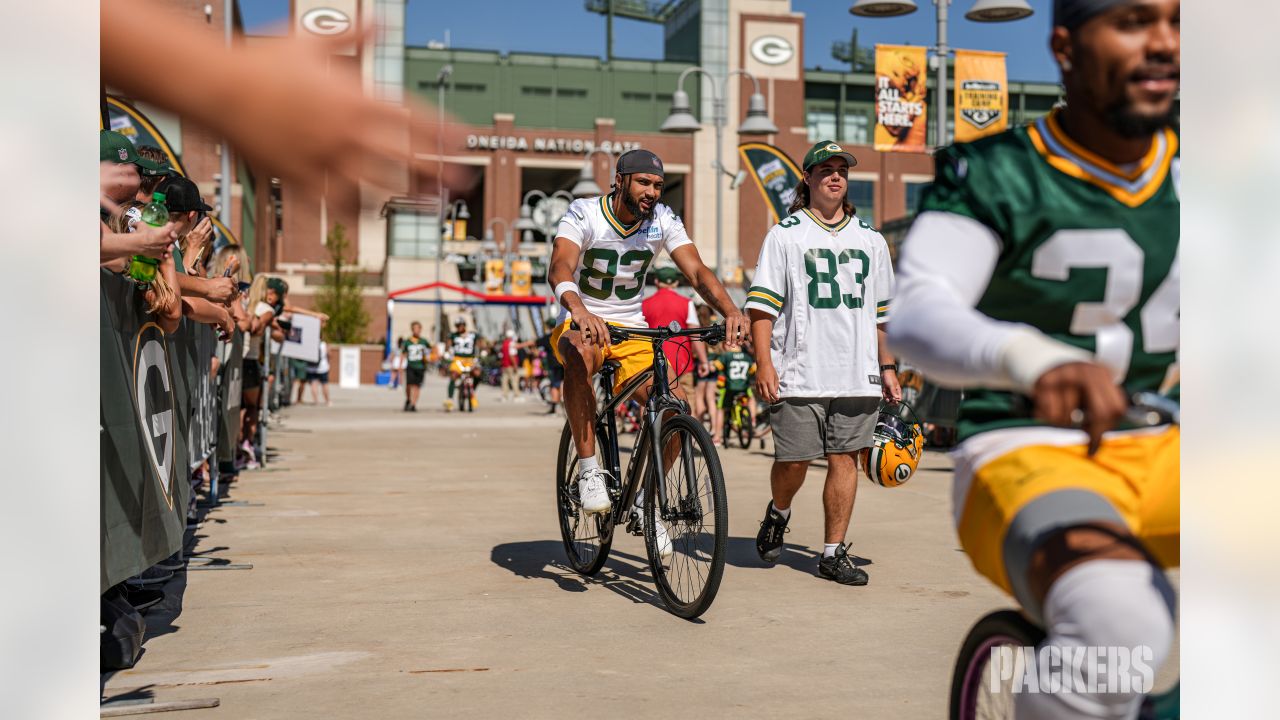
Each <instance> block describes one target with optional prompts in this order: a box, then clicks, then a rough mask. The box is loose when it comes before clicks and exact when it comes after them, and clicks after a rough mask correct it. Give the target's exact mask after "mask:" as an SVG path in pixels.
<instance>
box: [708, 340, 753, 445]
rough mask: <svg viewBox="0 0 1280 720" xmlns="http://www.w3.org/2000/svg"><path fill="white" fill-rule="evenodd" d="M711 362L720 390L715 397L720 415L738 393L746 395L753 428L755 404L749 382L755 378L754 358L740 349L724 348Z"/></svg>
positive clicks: (729, 406) (735, 399)
mask: <svg viewBox="0 0 1280 720" xmlns="http://www.w3.org/2000/svg"><path fill="white" fill-rule="evenodd" d="M711 364H712V366H714V367H715V369H716V372H717V374H718V376H717V378H716V385H718V386H719V389H720V391H719V394H718V397H717V398H716V407H718V408H720V414H721V417H722V418H723V417H724V411H725V409H727V408H732V407H733V404H734V403H735V402H737V401H738V397H739V396H740V395H746V396H747V398H748V402H747V408H748V409H749V411H750V413H751V428H752V429H753V430H754V429H755V426H756V404H755V398H754V397H752V394H751V383H752V382H753V381H754V380H755V374H756V361H755V359H753V358H752V357H751V356H750V355H749V354H747V353H745V352H743V351H742V350H741V349H739V350H726V351H725V352H722V353H719V354H718V355H716V356H715V359H714V360H712V361H711ZM722 422H723V421H722ZM721 431H723V426H721Z"/></svg>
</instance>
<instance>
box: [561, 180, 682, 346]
mask: <svg viewBox="0 0 1280 720" xmlns="http://www.w3.org/2000/svg"><path fill="white" fill-rule="evenodd" d="M612 201H613V194H612V193H611V194H609V195H604V196H601V197H594V198H582V199H579V200H574V201H573V204H571V205H570V206H569V210H568V212H566V213H565V215H564V217H563V218H562V219H561V220H560V228H559V230H557V231H556V237H562V238H566V239H568V240H572V241H573V242H574V243H576V244H577V245H578V247H580V248H582V252H581V254H580V255H579V256H578V269H577V270H576V271H575V272H574V276H573V279H574V281H575V282H577V284H578V290H579V291H580V292H579V294H580V295H581V297H582V304H583V305H585V306H586V307H587V310H589V311H590V312H591V313H592V314H593V315H597V316H599V317H600V318H601V319H603V320H606V321H609V322H615V323H618V324H620V325H625V326H628V327H647V325H646V324H645V321H644V312H643V311H642V310H641V303H642V302H643V301H644V292H643V290H644V281H645V274H646V273H647V272H649V268H650V266H652V265H653V261H654V260H656V259H657V257H658V255H659V253H661V252H662V251H663V250H666V251H667V253H668V254H669V253H671V252H672V251H674V250H676V249H677V248H680V247H682V246H684V245H688V244H690V243H691V242H693V241H692V240H690V239H689V236H688V235H687V234H686V233H685V230H684V223H683V222H681V221H680V218H678V217H676V214H675V213H674V212H672V211H671V208H669V207H667V206H666V205H663V204H662V203H656V204H655V205H654V206H653V216H652V217H651V218H650V219H648V220H642V221H640V222H638V223H635V224H634V225H631V226H630V227H627V226H625V225H623V224H622V223H621V222H619V221H618V218H617V217H615V216H614V214H613V206H612ZM565 315H566V312H565V311H563V310H562V311H561V322H563V319H564V316H565Z"/></svg>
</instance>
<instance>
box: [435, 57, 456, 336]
mask: <svg viewBox="0 0 1280 720" xmlns="http://www.w3.org/2000/svg"><path fill="white" fill-rule="evenodd" d="M451 75H453V65H445V66H444V67H442V68H440V72H439V73H437V74H436V112H437V117H438V118H439V123H440V126H439V128H437V132H436V197H437V199H439V201H440V222H439V225H440V241H439V242H438V243H437V245H436V282H437V283H438V282H440V259H441V257H443V256H444V206H445V204H446V203H448V202H449V197H448V192H449V191H448V190H446V189H445V187H444V82H445V80H448V79H449V76H451ZM443 299H444V296H443V295H441V291H440V286H439V285H436V333H435V334H436V337H437V338H439V337H440V336H441V331H442V328H443V327H444V326H443V324H442V323H444V303H443V302H441V300H443Z"/></svg>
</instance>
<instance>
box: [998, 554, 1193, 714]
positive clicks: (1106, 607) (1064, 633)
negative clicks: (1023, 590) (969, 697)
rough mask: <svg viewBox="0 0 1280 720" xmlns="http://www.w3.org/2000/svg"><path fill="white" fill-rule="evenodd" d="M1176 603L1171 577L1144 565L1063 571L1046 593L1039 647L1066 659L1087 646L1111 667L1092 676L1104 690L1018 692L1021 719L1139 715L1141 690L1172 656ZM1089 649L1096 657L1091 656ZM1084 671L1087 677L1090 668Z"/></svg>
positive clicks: (1104, 564)
mask: <svg viewBox="0 0 1280 720" xmlns="http://www.w3.org/2000/svg"><path fill="white" fill-rule="evenodd" d="M1175 607H1176V599H1175V593H1174V591H1173V587H1172V586H1171V585H1170V584H1169V580H1168V578H1166V577H1165V575H1164V572H1163V571H1161V570H1160V569H1159V568H1157V567H1154V566H1152V565H1150V564H1148V563H1146V562H1142V561H1138V560H1092V561H1089V562H1085V563H1082V564H1080V565H1078V566H1076V567H1074V568H1072V569H1070V570H1068V571H1067V572H1066V573H1063V575H1062V576H1061V577H1059V578H1058V579H1057V581H1055V582H1054V583H1053V586H1052V587H1050V588H1049V592H1048V594H1047V595H1046V596H1045V600H1044V617H1045V626H1046V629H1047V631H1048V637H1047V638H1046V639H1045V641H1044V643H1043V644H1042V645H1041V648H1044V647H1046V646H1048V647H1057V648H1066V650H1065V651H1061V652H1063V655H1062V656H1063V657H1067V656H1068V653H1069V654H1070V655H1072V656H1075V655H1078V654H1079V649H1086V650H1085V657H1095V658H1098V659H1097V661H1096V662H1097V664H1098V665H1102V664H1104V663H1106V664H1109V665H1110V670H1111V671H1110V672H1107V671H1101V672H1098V673H1097V674H1096V675H1095V677H1096V679H1097V680H1098V681H1100V682H1101V683H1105V685H1106V686H1105V687H1083V688H1082V687H1072V692H1051V693H1044V692H1041V693H1023V694H1020V695H1018V696H1017V711H1018V712H1017V717H1018V718H1019V720H1022V719H1023V718H1031V719H1033V720H1040V719H1043V720H1066V719H1067V718H1072V719H1076V718H1108V719H1115V720H1120V719H1127V718H1133V717H1135V716H1136V715H1137V712H1138V707H1139V704H1140V703H1141V701H1142V692H1143V691H1144V690H1149V689H1150V688H1149V685H1150V682H1151V681H1152V680H1154V678H1155V674H1156V673H1157V672H1159V670H1160V668H1161V667H1162V666H1163V665H1164V663H1165V661H1166V660H1167V659H1168V658H1169V651H1170V650H1171V649H1172V647H1173V640H1174V614H1175ZM1088 648H1097V653H1098V654H1096V655H1092V656H1090V655H1089V654H1088V650H1087V649H1088ZM1042 652H1043V650H1042ZM1054 652H1059V651H1054ZM1085 662H1086V666H1087V663H1088V662H1089V661H1088V660H1086V661H1085ZM1122 674H1123V675H1127V676H1128V682H1127V683H1126V682H1125V681H1124V679H1123V678H1121V677H1120V675H1122ZM1082 676H1083V679H1084V680H1086V681H1087V680H1089V678H1090V675H1089V673H1088V671H1087V670H1086V671H1084V672H1083V673H1082ZM1126 689H1127V691H1126ZM1092 690H1096V691H1092Z"/></svg>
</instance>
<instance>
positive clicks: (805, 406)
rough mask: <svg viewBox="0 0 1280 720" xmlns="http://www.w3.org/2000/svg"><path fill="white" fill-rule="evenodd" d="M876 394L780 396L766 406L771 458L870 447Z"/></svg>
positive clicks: (805, 457)
mask: <svg viewBox="0 0 1280 720" xmlns="http://www.w3.org/2000/svg"><path fill="white" fill-rule="evenodd" d="M879 410H880V398H878V397H841V398H784V399H783V400H782V401H780V402H776V403H774V404H772V405H770V406H769V424H770V425H772V426H773V458H774V459H775V460H778V461H780V462H803V461H806V460H817V459H818V458H821V457H825V456H827V455H834V454H836V453H850V452H856V451H858V450H862V449H863V448H869V447H871V440H872V435H873V434H874V433H875V429H876V418H877V417H878V416H879Z"/></svg>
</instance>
